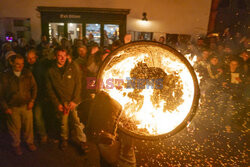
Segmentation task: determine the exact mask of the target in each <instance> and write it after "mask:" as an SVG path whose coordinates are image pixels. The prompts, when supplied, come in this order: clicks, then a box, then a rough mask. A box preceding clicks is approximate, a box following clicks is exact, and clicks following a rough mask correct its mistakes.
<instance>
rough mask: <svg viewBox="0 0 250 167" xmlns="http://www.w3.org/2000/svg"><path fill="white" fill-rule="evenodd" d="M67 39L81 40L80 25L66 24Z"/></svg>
mask: <svg viewBox="0 0 250 167" xmlns="http://www.w3.org/2000/svg"><path fill="white" fill-rule="evenodd" d="M68 39H69V40H72V41H74V40H75V39H82V24H77V23H68Z"/></svg>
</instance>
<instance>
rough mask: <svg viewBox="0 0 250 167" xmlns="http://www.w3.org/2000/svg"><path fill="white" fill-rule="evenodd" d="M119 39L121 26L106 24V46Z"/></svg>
mask: <svg viewBox="0 0 250 167" xmlns="http://www.w3.org/2000/svg"><path fill="white" fill-rule="evenodd" d="M117 39H119V25H117V24H104V46H109V45H111V44H112V43H113V42H114V41H115V40H117Z"/></svg>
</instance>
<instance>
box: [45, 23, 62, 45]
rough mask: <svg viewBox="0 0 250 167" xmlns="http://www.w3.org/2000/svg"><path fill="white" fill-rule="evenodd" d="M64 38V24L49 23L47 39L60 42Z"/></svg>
mask: <svg viewBox="0 0 250 167" xmlns="http://www.w3.org/2000/svg"><path fill="white" fill-rule="evenodd" d="M63 37H64V23H49V39H50V41H51V40H52V38H56V39H57V40H58V41H60V40H61V39H62V38H63Z"/></svg>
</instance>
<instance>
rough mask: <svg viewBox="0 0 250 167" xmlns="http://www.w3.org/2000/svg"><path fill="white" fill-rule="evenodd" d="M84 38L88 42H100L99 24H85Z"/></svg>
mask: <svg viewBox="0 0 250 167" xmlns="http://www.w3.org/2000/svg"><path fill="white" fill-rule="evenodd" d="M86 38H87V39H88V40H89V42H91V41H93V42H96V43H98V44H100V42H101V24H86Z"/></svg>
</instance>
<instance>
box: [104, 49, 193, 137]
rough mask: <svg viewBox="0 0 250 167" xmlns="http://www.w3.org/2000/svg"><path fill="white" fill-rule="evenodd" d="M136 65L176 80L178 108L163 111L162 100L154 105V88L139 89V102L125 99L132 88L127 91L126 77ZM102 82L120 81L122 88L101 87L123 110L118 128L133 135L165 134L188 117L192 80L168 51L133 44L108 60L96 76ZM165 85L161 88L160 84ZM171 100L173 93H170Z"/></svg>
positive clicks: (182, 65)
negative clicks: (176, 78) (179, 92)
mask: <svg viewBox="0 0 250 167" xmlns="http://www.w3.org/2000/svg"><path fill="white" fill-rule="evenodd" d="M138 63H145V64H146V65H147V66H148V67H149V68H150V67H156V68H158V69H159V68H160V69H162V70H163V71H164V72H165V73H166V74H167V75H168V76H170V75H174V76H177V77H178V78H180V85H181V86H182V89H181V91H182V94H181V95H182V96H181V98H180V101H179V103H178V104H179V105H178V106H177V107H175V108H174V109H173V110H166V105H165V104H166V101H165V100H163V99H160V101H159V103H158V104H157V105H156V104H154V102H153V101H152V97H153V95H154V91H155V89H150V88H149V89H147V88H145V89H142V90H140V91H139V93H138V94H137V95H138V96H141V97H143V98H141V99H142V100H141V101H140V100H139V101H138V100H134V99H133V98H131V97H130V96H129V94H131V93H132V92H133V91H134V89H132V88H127V87H126V86H127V84H128V82H126V81H128V80H127V78H128V77H130V75H131V70H132V69H134V68H135V67H136V66H137V65H138ZM100 77H101V79H102V80H103V81H107V80H108V79H110V78H119V79H123V80H124V83H123V85H122V88H117V87H114V88H113V89H105V87H104V88H102V89H101V90H102V91H105V92H107V93H108V94H109V95H110V96H111V97H112V98H114V99H115V100H117V101H118V102H119V103H120V104H121V105H122V107H123V112H122V116H121V121H120V126H122V127H123V128H126V129H127V130H129V131H132V132H133V133H136V134H141V135H147V136H156V135H160V134H165V133H168V132H170V131H172V130H174V129H175V128H176V127H177V126H178V125H180V124H181V123H182V122H183V121H184V119H185V118H186V117H187V115H188V114H189V112H190V110H191V107H192V103H193V100H194V85H195V83H194V81H193V78H192V75H191V73H190V71H189V69H188V68H187V66H186V65H185V64H184V63H183V62H182V60H181V59H180V58H179V57H177V56H176V55H174V54H173V53H172V52H170V51H168V50H166V49H163V48H162V47H159V46H144V45H136V46H133V47H130V48H127V49H125V50H122V51H118V52H117V53H116V54H115V55H113V57H112V58H111V59H110V61H109V62H108V64H107V65H106V66H105V68H104V69H103V70H102V73H101V75H100ZM164 86H165V85H164ZM172 96H173V97H175V96H176V94H175V92H173V93H172Z"/></svg>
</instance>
